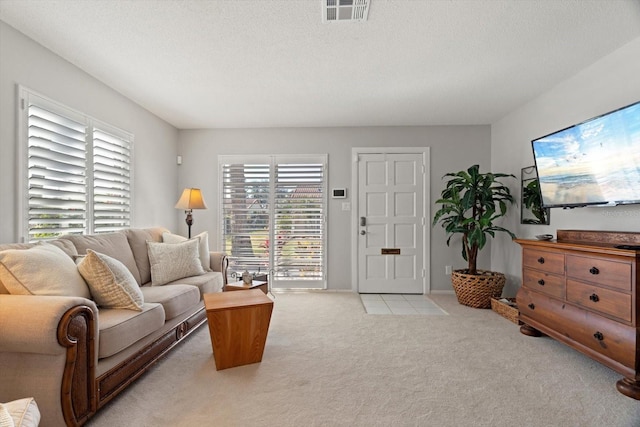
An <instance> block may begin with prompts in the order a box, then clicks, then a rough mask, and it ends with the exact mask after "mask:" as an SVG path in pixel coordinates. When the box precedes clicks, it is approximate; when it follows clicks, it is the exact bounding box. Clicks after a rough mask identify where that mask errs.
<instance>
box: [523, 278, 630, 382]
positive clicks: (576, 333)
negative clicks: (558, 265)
mask: <svg viewBox="0 0 640 427" xmlns="http://www.w3.org/2000/svg"><path fill="white" fill-rule="evenodd" d="M517 303H518V310H520V316H521V319H522V321H523V322H524V323H527V318H530V319H531V320H532V321H536V322H538V323H540V324H541V325H544V326H545V327H546V328H548V329H549V330H548V331H545V330H543V332H548V333H549V334H552V335H553V336H554V337H556V338H558V339H561V340H563V341H565V342H568V343H571V342H575V343H577V344H579V345H577V346H574V347H575V348H577V349H580V346H583V347H587V348H588V349H590V350H591V351H595V352H597V353H599V354H601V355H603V356H605V357H606V358H608V359H611V360H614V361H617V362H619V363H621V364H622V365H624V366H626V367H628V368H631V369H635V357H636V329H635V328H634V327H633V326H627V325H624V324H622V323H619V322H617V321H615V320H611V319H607V318H605V317H603V316H600V315H598V314H596V313H593V312H589V311H586V310H584V309H582V308H579V307H577V306H574V305H571V304H568V303H564V302H562V301H560V300H556V299H554V298H551V297H549V296H546V295H544V294H540V293H538V292H534V291H530V290H527V289H525V288H521V289H520V291H518V296H517Z"/></svg>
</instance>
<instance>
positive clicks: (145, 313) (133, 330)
mask: <svg viewBox="0 0 640 427" xmlns="http://www.w3.org/2000/svg"><path fill="white" fill-rule="evenodd" d="M162 325H164V309H163V308H162V305H161V304H156V303H144V305H143V306H142V311H133V310H122V309H119V308H103V309H101V310H100V311H99V313H98V329H99V332H98V333H99V337H100V338H99V343H98V358H100V359H101V358H104V357H109V356H113V355H114V354H116V353H118V352H119V351H121V350H124V349H125V348H127V347H129V346H130V345H131V344H133V343H134V342H136V341H138V340H140V339H142V338H144V337H146V336H147V335H149V334H150V333H152V332H154V331H156V330H158V329H160V328H161V327H162Z"/></svg>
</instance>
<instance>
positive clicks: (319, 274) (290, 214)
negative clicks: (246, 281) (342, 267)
mask: <svg viewBox="0 0 640 427" xmlns="http://www.w3.org/2000/svg"><path fill="white" fill-rule="evenodd" d="M325 171H326V156H294V155H281V156H257V157H255V156H252V158H246V157H242V156H220V174H221V179H220V182H221V186H222V188H221V194H222V199H221V218H222V227H221V228H222V230H221V233H220V234H221V236H222V238H223V250H224V251H225V252H227V253H228V254H230V264H229V269H230V274H232V275H234V274H235V275H238V276H239V275H240V274H242V272H243V271H245V270H247V271H249V272H251V273H268V274H269V277H270V285H271V287H273V288H323V287H326V283H325V281H326V280H325V276H326V272H325V270H326V269H325V265H326V262H325V260H326V257H325V247H326V245H325V240H326V234H325V226H326V223H325V215H326V178H325Z"/></svg>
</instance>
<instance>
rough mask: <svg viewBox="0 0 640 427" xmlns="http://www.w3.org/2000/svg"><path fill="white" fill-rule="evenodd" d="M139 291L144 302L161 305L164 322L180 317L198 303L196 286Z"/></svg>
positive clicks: (164, 287) (173, 286)
mask: <svg viewBox="0 0 640 427" xmlns="http://www.w3.org/2000/svg"><path fill="white" fill-rule="evenodd" d="M141 291H142V294H143V295H144V300H145V301H146V302H157V303H158V304H162V308H164V316H165V321H166V320H171V319H173V318H174V317H177V316H179V315H181V314H182V313H184V312H185V311H187V310H188V309H190V308H191V307H193V306H195V305H196V304H198V302H200V292H199V290H198V288H197V287H196V286H190V285H166V286H144V287H142V288H141Z"/></svg>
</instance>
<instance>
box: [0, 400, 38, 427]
mask: <svg viewBox="0 0 640 427" xmlns="http://www.w3.org/2000/svg"><path fill="white" fill-rule="evenodd" d="M2 406H4V408H5V410H6V411H7V413H8V414H9V416H10V417H11V423H7V424H3V423H0V426H2V427H5V425H6V426H14V425H15V426H16V427H38V424H40V410H39V409H38V405H37V404H36V401H35V400H34V398H33V397H27V398H24V399H18V400H12V401H11V402H8V403H4V404H2V405H0V407H2ZM0 413H1V410H0ZM0 421H4V420H2V418H1V416H0Z"/></svg>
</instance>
